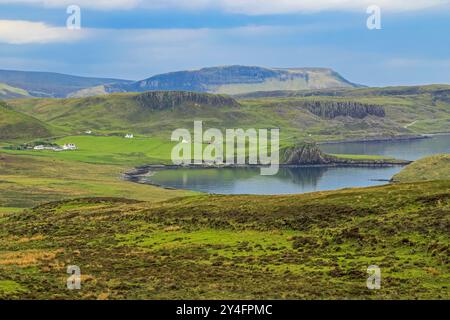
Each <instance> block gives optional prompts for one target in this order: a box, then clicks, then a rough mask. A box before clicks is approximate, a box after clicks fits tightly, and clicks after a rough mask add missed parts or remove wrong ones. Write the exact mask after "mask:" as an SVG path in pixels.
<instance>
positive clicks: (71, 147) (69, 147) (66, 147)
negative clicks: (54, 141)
mask: <svg viewBox="0 0 450 320" xmlns="http://www.w3.org/2000/svg"><path fill="white" fill-rule="evenodd" d="M76 149H77V146H76V145H75V144H73V143H66V144H65V145H63V150H76Z"/></svg>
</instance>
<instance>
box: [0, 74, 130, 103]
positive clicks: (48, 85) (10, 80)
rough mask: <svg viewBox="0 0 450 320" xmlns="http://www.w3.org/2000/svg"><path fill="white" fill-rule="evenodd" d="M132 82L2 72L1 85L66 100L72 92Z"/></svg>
mask: <svg viewBox="0 0 450 320" xmlns="http://www.w3.org/2000/svg"><path fill="white" fill-rule="evenodd" d="M131 82H132V81H128V80H121V79H108V78H89V77H79V76H72V75H67V74H62V73H53V72H38V71H16V70H0V83H4V84H7V85H9V86H11V87H15V88H20V89H22V90H25V91H27V92H28V94H29V95H31V96H34V97H47V98H65V97H67V96H68V95H69V94H70V93H72V92H76V91H79V90H82V89H85V88H89V87H94V86H99V85H105V84H111V83H117V84H125V83H131ZM0 98H1V96H0Z"/></svg>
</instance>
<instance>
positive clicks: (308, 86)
mask: <svg viewBox="0 0 450 320" xmlns="http://www.w3.org/2000/svg"><path fill="white" fill-rule="evenodd" d="M0 83H4V84H5V85H7V86H10V87H12V88H13V89H14V90H13V91H16V93H14V92H12V93H11V92H7V93H5V94H4V95H3V96H2V95H0V99H1V98H12V97H19V98H20V97H27V96H31V97H45V98H82V97H89V96H98V95H105V94H109V93H114V92H145V91H191V92H200V93H216V94H228V95H239V94H250V93H254V92H259V91H286V90H291V91H295V90H323V89H336V90H339V89H351V88H359V87H362V86H360V85H357V84H354V83H352V82H350V81H348V80H346V79H345V78H344V77H342V76H341V75H340V74H339V73H337V72H336V71H334V70H332V69H329V68H265V67H256V66H240V65H233V66H220V67H210V68H203V69H199V70H188V71H177V72H170V73H164V74H159V75H155V76H152V77H150V78H147V79H144V80H140V81H130V80H121V79H110V78H90V77H79V76H72V75H66V74H61V73H52V72H35V71H14V70H0ZM8 89H11V88H8ZM19 90H22V91H20V94H17V93H18V92H19ZM10 91H11V90H10ZM5 92H6V91H5Z"/></svg>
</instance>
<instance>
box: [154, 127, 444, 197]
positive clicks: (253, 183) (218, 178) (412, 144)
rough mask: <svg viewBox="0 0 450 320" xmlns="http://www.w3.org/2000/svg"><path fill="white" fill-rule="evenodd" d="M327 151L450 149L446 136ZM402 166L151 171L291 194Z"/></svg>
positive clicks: (230, 188) (195, 184)
mask: <svg viewBox="0 0 450 320" xmlns="http://www.w3.org/2000/svg"><path fill="white" fill-rule="evenodd" d="M322 149H323V150H324V151H325V152H328V153H340V154H367V155H384V156H390V157H394V158H398V159H405V160H416V159H419V158H422V157H424V156H427V155H431V154H437V153H450V136H449V135H446V136H435V137H433V138H431V139H424V140H413V141H401V142H365V143H341V144H333V145H323V146H322ZM401 169H402V167H399V166H397V167H388V168H369V167H368V168H358V167H355V168H351V167H342V168H324V167H323V168H322V167H321V168H319V167H306V168H280V171H279V172H278V174H277V175H275V176H261V175H260V170H259V169H249V168H245V169H231V168H227V169H177V170H165V171H160V172H157V173H156V174H154V175H153V176H152V177H151V178H150V179H151V181H152V182H153V183H156V184H160V185H163V186H166V187H172V188H177V189H190V190H196V191H202V192H208V193H219V194H295V193H305V192H313V191H322V190H335V189H342V188H353V187H366V186H375V185H380V184H385V183H386V182H380V181H373V179H385V180H389V179H390V178H391V177H392V176H393V175H394V174H396V173H398V172H399V171H400V170H401Z"/></svg>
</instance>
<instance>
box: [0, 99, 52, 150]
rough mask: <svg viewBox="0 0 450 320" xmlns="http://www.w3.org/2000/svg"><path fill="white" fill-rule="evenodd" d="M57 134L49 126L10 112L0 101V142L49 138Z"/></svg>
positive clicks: (29, 117)
mask: <svg viewBox="0 0 450 320" xmlns="http://www.w3.org/2000/svg"><path fill="white" fill-rule="evenodd" d="M56 132H58V130H56V129H55V128H53V127H52V126H51V125H48V124H45V123H44V122H42V121H40V120H38V119H35V118H33V117H31V116H29V115H26V114H23V113H20V112H17V111H14V110H11V109H10V108H9V107H8V106H7V104H6V103H4V102H2V101H0V141H17V140H24V139H25V140H26V139H36V138H43V137H50V136H52V135H53V134H55V133H56Z"/></svg>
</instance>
